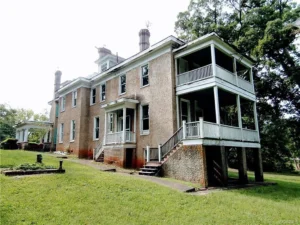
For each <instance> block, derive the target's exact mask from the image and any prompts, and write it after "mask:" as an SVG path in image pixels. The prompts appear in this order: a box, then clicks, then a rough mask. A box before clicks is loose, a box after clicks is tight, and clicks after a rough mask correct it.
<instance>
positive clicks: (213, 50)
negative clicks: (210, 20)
mask: <svg viewBox="0 0 300 225" xmlns="http://www.w3.org/2000/svg"><path fill="white" fill-rule="evenodd" d="M210 55H211V66H212V72H213V76H214V77H215V76H216V75H217V72H216V54H215V45H214V44H211V45H210Z"/></svg>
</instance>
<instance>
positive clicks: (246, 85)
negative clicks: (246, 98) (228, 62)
mask: <svg viewBox="0 0 300 225" xmlns="http://www.w3.org/2000/svg"><path fill="white" fill-rule="evenodd" d="M216 76H217V77H219V78H220V79H222V80H225V81H227V82H229V83H231V84H234V85H236V86H238V87H240V88H242V89H244V90H246V91H249V92H251V93H254V87H253V85H252V84H251V82H249V81H247V80H245V79H244V78H242V77H240V76H236V75H235V74H234V73H232V72H230V71H228V70H226V69H224V68H223V67H221V66H218V65H216ZM236 78H237V79H236Z"/></svg>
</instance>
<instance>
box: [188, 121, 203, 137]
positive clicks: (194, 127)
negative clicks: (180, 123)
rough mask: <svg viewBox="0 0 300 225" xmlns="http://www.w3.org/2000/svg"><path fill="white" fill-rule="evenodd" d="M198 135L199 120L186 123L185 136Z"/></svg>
mask: <svg viewBox="0 0 300 225" xmlns="http://www.w3.org/2000/svg"><path fill="white" fill-rule="evenodd" d="M199 136H200V122H198V121H196V122H190V123H186V137H188V138H193V137H199Z"/></svg>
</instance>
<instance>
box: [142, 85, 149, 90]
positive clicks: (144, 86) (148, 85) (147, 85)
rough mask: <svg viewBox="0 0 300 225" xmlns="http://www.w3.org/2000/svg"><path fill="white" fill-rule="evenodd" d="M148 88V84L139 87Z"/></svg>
mask: <svg viewBox="0 0 300 225" xmlns="http://www.w3.org/2000/svg"><path fill="white" fill-rule="evenodd" d="M148 86H150V84H147V85H144V86H141V89H142V88H145V87H148Z"/></svg>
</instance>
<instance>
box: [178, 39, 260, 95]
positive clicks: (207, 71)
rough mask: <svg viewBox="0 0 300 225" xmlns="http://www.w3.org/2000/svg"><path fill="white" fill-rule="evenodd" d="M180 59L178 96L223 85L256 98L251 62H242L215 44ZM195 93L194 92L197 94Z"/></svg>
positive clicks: (182, 55)
mask: <svg viewBox="0 0 300 225" xmlns="http://www.w3.org/2000/svg"><path fill="white" fill-rule="evenodd" d="M175 58H176V69H177V73H176V90H177V93H178V94H184V93H187V92H190V91H191V90H190V89H195V90H200V89H204V88H207V87H210V86H215V85H218V84H222V85H224V86H226V88H230V87H231V88H235V89H236V88H239V89H240V90H242V91H246V93H248V94H250V95H253V94H254V93H255V92H254V85H253V76H252V69H251V64H250V63H249V60H248V61H247V60H245V59H242V58H241V57H240V56H238V55H237V53H235V52H233V53H231V52H230V51H229V50H226V49H224V48H222V46H220V45H215V44H214V43H207V44H206V45H204V47H203V46H202V48H200V49H197V50H196V51H193V52H191V53H190V52H188V51H187V53H185V52H181V53H179V54H177V55H176V56H175ZM195 90H193V91H195Z"/></svg>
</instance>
